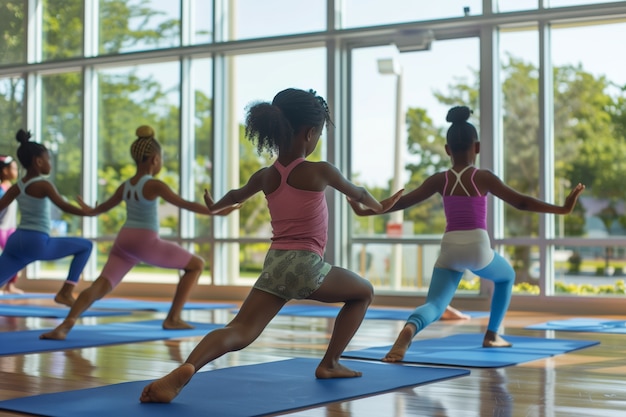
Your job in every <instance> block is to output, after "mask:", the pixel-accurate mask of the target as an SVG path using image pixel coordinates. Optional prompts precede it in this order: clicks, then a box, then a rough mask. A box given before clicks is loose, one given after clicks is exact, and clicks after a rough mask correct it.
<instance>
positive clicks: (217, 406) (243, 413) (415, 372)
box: [0, 358, 469, 417]
mask: <svg viewBox="0 0 626 417" xmlns="http://www.w3.org/2000/svg"><path fill="white" fill-rule="evenodd" d="M318 363H319V359H310V358H306V359H305V358H297V359H288V360H284V361H278V362H270V363H262V364H258V365H246V366H235V367H230V368H224V369H217V370H213V371H207V372H199V373H197V374H196V375H195V376H194V378H193V379H192V380H191V382H190V383H189V384H188V385H187V386H186V387H185V388H184V389H183V391H181V393H180V395H179V396H178V397H177V398H175V399H174V401H173V402H172V403H170V404H141V403H139V396H140V394H141V392H142V390H143V387H144V386H145V385H146V384H147V383H149V382H150V381H136V382H127V383H122V384H115V385H108V386H104V387H100V388H89V389H83V390H77V391H66V392H59V393H56V394H43V395H37V396H33V397H24V398H17V399H12V400H6V401H1V402H0V409H5V410H11V411H17V412H22V413H32V414H37V415H41V416H49V417H57V416H58V417H83V416H89V417H110V416H112V415H113V416H116V415H117V416H133V417H171V416H176V417H196V416H219V417H224V416H228V417H251V416H262V415H267V414H276V413H282V412H285V411H289V410H296V409H299V408H304V407H312V406H317V405H321V404H325V403H329V402H334V401H341V400H345V399H349V398H354V397H361V396H365V395H373V394H378V393H382V392H386V391H390V390H394V389H398V388H403V387H411V386H416V385H422V384H427V383H432V382H437V381H442V380H446V379H450V378H456V377H460V376H464V375H468V374H469V371H468V370H465V369H446V368H428V367H416V366H399V365H389V364H383V363H375V362H357V361H345V364H346V365H347V366H348V367H350V368H352V369H356V370H359V371H362V372H363V376H362V377H361V378H341V379H316V378H315V376H314V373H315V368H316V367H317V365H318Z"/></svg>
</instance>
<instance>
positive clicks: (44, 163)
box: [0, 130, 92, 306]
mask: <svg viewBox="0 0 626 417" xmlns="http://www.w3.org/2000/svg"><path fill="white" fill-rule="evenodd" d="M30 137H31V135H30V132H26V131H24V130H20V131H19V132H17V135H16V139H17V141H18V142H20V146H19V148H18V149H17V158H18V160H19V161H20V163H21V164H22V166H23V167H24V169H25V170H26V175H24V177H22V178H21V179H19V180H18V181H17V182H16V183H15V184H14V185H13V186H11V188H9V189H8V190H7V192H6V194H4V196H3V197H2V199H0V210H2V209H4V208H5V207H7V206H8V205H9V204H11V202H13V200H17V204H18V208H19V211H20V223H19V225H18V226H17V230H16V231H15V232H14V233H13V234H12V235H11V236H10V237H9V239H8V241H7V245H6V247H5V248H4V251H3V252H2V255H1V256H0V286H1V285H3V284H4V283H5V282H6V281H8V280H10V279H11V277H12V276H13V275H14V274H15V273H17V272H18V271H19V270H21V269H23V268H24V267H25V266H26V265H28V264H30V263H32V262H34V261H51V260H56V259H61V258H65V257H66V256H73V259H72V262H71V263H70V270H69V272H68V275H67V279H66V280H65V282H64V283H63V286H62V287H61V289H60V290H59V292H58V293H57V294H56V296H55V297H54V300H55V301H56V302H57V303H60V304H65V305H67V306H71V305H72V304H73V303H74V296H73V295H72V291H73V290H74V287H75V286H76V284H77V283H78V280H79V278H80V274H81V273H82V272H83V269H84V267H85V265H86V264H87V261H88V260H89V255H90V254H91V248H92V243H91V241H89V240H87V239H83V238H79V237H50V202H52V203H54V204H55V205H56V206H57V207H59V208H60V209H61V210H63V211H65V212H66V213H70V214H75V215H77V216H90V215H91V214H90V213H88V212H87V211H86V210H85V208H81V207H76V206H74V205H72V204H70V203H68V202H67V201H65V199H64V198H63V197H62V196H61V195H59V193H58V192H57V190H56V188H55V186H54V185H53V184H52V183H51V182H50V181H48V179H47V178H46V176H47V175H49V174H50V171H51V169H52V166H51V164H50V153H49V152H48V150H47V149H46V147H45V146H44V145H42V144H40V143H37V142H31V141H30Z"/></svg>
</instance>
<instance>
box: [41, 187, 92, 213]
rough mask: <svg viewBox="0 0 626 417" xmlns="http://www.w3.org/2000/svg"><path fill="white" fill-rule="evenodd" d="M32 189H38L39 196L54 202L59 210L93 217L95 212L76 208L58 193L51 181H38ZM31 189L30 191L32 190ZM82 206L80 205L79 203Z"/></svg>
mask: <svg viewBox="0 0 626 417" xmlns="http://www.w3.org/2000/svg"><path fill="white" fill-rule="evenodd" d="M30 187H36V188H37V189H38V190H39V191H38V192H37V193H38V194H39V193H41V194H43V195H44V196H46V197H48V198H49V199H50V201H52V202H53V203H54V204H55V205H56V206H57V207H58V208H60V209H61V210H63V211H64V212H66V213H69V214H74V215H76V216H93V215H94V214H93V210H92V209H91V208H90V207H89V206H86V205H85V206H86V207H89V209H87V208H83V207H76V206H75V205H73V204H71V203H69V202H68V201H67V200H66V199H65V198H63V196H61V194H59V192H58V191H57V189H56V187H55V186H54V184H52V183H51V182H49V181H37V182H36V183H35V184H32V185H31V186H30ZM30 187H29V189H30ZM79 204H80V203H79Z"/></svg>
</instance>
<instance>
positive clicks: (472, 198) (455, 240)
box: [351, 106, 585, 362]
mask: <svg viewBox="0 0 626 417" xmlns="http://www.w3.org/2000/svg"><path fill="white" fill-rule="evenodd" d="M470 114H471V111H470V109H469V108H468V107H466V106H460V107H453V108H452V109H450V111H449V112H448V115H447V117H446V120H447V121H448V122H450V123H451V125H450V128H449V129H448V132H447V135H446V147H445V149H446V153H447V154H448V155H449V156H450V162H451V163H452V167H451V168H450V169H449V170H447V171H445V172H439V173H437V174H434V175H432V176H430V177H429V178H427V179H426V180H425V181H424V182H423V183H422V185H420V186H419V187H418V188H416V189H415V190H413V191H411V192H409V193H407V194H405V195H403V196H402V198H400V199H399V200H398V201H397V202H396V203H395V204H394V205H393V207H391V208H390V209H389V210H388V211H387V212H391V211H396V210H404V209H406V208H408V207H411V206H413V205H415V204H418V203H420V202H422V201H424V200H426V199H427V198H429V197H431V196H432V195H433V194H436V193H438V194H441V196H442V198H443V208H444V212H445V215H446V221H447V226H446V230H445V233H444V234H443V237H442V239H441V251H440V254H439V257H438V258H437V261H436V262H435V267H434V270H433V276H432V279H431V281H430V288H429V289H428V295H427V297H426V303H425V304H424V305H422V306H420V307H418V308H416V309H415V311H414V312H413V313H412V314H411V315H410V316H409V318H408V320H407V323H406V324H405V326H404V328H403V329H402V330H401V331H400V334H399V335H398V337H397V339H396V341H395V343H394V344H393V346H392V347H391V349H390V350H389V352H388V353H387V355H386V356H385V357H384V358H383V361H385V362H399V361H402V359H403V358H404V355H405V353H406V351H407V349H408V348H409V346H410V344H411V341H412V340H413V338H414V337H415V335H416V334H417V333H418V332H420V331H421V330H423V329H424V328H425V327H426V326H428V325H429V324H430V323H432V322H433V321H435V320H437V319H438V318H439V317H440V316H441V315H442V313H443V312H444V310H445V308H446V306H447V305H448V304H449V303H450V301H451V300H452V297H453V296H454V293H455V291H456V289H457V287H458V285H459V282H460V280H461V277H462V276H463V273H464V271H465V270H470V271H471V272H473V273H474V274H476V275H477V276H479V277H481V278H485V279H488V280H490V281H493V282H494V292H493V296H492V300H491V314H490V317H489V323H488V325H487V331H486V333H485V337H484V339H483V347H510V346H511V344H510V343H509V342H507V341H506V340H504V339H503V338H502V337H501V336H500V335H498V330H499V329H500V325H501V324H502V320H503V319H504V315H505V314H506V311H507V309H508V306H509V302H510V299H511V292H512V289H513V282H514V280H515V272H514V270H513V268H512V267H511V265H509V263H508V262H507V261H506V260H505V259H504V258H503V257H502V256H500V254H498V253H497V252H496V251H494V250H493V249H492V248H491V242H490V239H489V235H488V234H487V195H488V194H489V193H491V194H493V195H494V196H495V197H498V198H500V199H501V200H503V201H505V202H506V203H508V204H510V205H512V206H513V207H515V208H517V209H519V210H525V211H532V212H537V213H553V214H568V213H570V212H571V211H572V210H573V208H574V206H575V205H576V201H577V200H578V196H579V195H580V193H582V192H583V190H584V189H585V186H584V185H582V184H577V185H576V186H575V187H574V188H573V189H572V191H571V192H570V194H569V195H568V196H567V198H566V199H565V204H564V205H563V206H557V205H554V204H550V203H547V202H544V201H541V200H538V199H536V198H534V197H531V196H529V195H525V194H521V193H519V192H518V191H516V190H514V189H512V188H510V187H509V186H508V185H506V184H505V183H504V182H502V180H500V178H498V177H497V176H496V175H495V174H493V173H492V172H491V171H488V170H486V169H478V168H476V167H475V166H474V164H475V162H476V155H477V154H478V152H479V151H480V142H479V141H478V132H477V130H476V128H475V127H474V125H472V124H471V123H469V122H468V119H469V117H470ZM351 205H352V208H353V210H354V212H355V213H356V214H358V215H360V216H370V215H373V214H376V213H374V212H373V211H371V210H364V209H363V208H361V207H360V206H359V205H357V204H354V202H351Z"/></svg>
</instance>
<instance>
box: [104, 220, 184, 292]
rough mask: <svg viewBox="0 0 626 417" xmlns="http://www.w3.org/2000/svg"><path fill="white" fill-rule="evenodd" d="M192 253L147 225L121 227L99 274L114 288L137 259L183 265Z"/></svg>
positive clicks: (158, 264) (161, 263)
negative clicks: (165, 238)
mask: <svg viewBox="0 0 626 417" xmlns="http://www.w3.org/2000/svg"><path fill="white" fill-rule="evenodd" d="M192 257H193V255H192V254H191V253H190V252H189V251H187V250H185V249H183V248H182V247H181V246H179V245H177V244H176V243H173V242H168V241H166V240H162V239H161V238H159V234H158V233H157V232H154V231H152V230H148V229H137V228H131V227H122V229H121V230H120V232H119V233H118V235H117V238H116V239H115V243H113V248H112V249H111V253H110V254H109V259H108V260H107V262H106V264H105V265H104V268H103V269H102V273H101V274H100V276H102V277H105V278H106V279H107V280H108V281H109V282H110V283H111V287H112V288H115V286H117V284H119V283H120V281H122V278H124V276H125V275H126V274H127V273H128V271H130V270H131V269H132V268H133V267H134V266H135V265H137V264H138V263H139V262H144V263H147V264H150V265H153V266H158V267H161V268H168V269H184V268H185V267H186V266H187V265H188V264H189V261H190V260H191V258H192Z"/></svg>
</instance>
